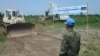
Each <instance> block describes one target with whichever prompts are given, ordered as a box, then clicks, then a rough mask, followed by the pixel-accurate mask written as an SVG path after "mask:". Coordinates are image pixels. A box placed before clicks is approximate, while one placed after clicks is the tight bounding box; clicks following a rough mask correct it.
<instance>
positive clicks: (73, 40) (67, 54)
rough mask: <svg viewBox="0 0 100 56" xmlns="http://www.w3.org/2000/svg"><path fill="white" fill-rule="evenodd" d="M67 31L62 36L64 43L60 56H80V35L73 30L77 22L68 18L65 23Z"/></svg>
mask: <svg viewBox="0 0 100 56" xmlns="http://www.w3.org/2000/svg"><path fill="white" fill-rule="evenodd" d="M64 24H65V25H66V31H65V32H64V33H63V35H62V37H63V38H62V43H61V49H60V53H59V56H78V53H79V50H80V35H79V34H78V33H77V32H75V31H74V30H73V28H74V26H75V20H74V19H73V18H67V19H66V21H65V22H64Z"/></svg>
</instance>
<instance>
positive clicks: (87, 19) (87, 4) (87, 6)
mask: <svg viewBox="0 0 100 56" xmlns="http://www.w3.org/2000/svg"><path fill="white" fill-rule="evenodd" d="M88 20H89V19H88V3H87V35H88V23H89V22H88Z"/></svg>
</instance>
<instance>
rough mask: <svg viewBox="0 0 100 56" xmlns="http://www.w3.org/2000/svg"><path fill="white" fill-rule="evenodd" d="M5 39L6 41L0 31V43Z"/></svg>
mask: <svg viewBox="0 0 100 56" xmlns="http://www.w3.org/2000/svg"><path fill="white" fill-rule="evenodd" d="M5 41H6V37H5V36H4V35H3V34H2V33H0V43H2V42H5Z"/></svg>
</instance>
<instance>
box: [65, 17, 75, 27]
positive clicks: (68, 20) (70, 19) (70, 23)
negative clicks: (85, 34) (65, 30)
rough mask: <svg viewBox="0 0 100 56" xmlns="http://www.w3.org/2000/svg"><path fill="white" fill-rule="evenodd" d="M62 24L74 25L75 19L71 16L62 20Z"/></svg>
mask: <svg viewBox="0 0 100 56" xmlns="http://www.w3.org/2000/svg"><path fill="white" fill-rule="evenodd" d="M64 24H66V25H70V26H71V25H74V24H75V20H74V19H73V18H67V19H66V21H65V22H64Z"/></svg>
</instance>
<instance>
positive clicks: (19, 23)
mask: <svg viewBox="0 0 100 56" xmlns="http://www.w3.org/2000/svg"><path fill="white" fill-rule="evenodd" d="M1 28H2V31H3V33H4V35H5V36H6V37H7V38H11V37H21V36H26V35H30V34H33V33H34V28H35V25H34V24H32V23H26V21H25V19H24V16H23V15H22V14H20V13H19V11H18V10H15V9H7V10H6V11H5V13H4V17H3V23H2V24H1Z"/></svg>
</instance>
